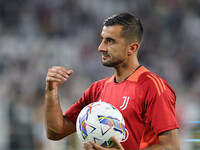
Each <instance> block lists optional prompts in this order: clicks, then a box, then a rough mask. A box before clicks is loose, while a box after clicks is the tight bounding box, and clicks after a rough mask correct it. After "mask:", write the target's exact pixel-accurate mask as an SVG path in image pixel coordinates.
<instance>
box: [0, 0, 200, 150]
mask: <svg viewBox="0 0 200 150" xmlns="http://www.w3.org/2000/svg"><path fill="white" fill-rule="evenodd" d="M199 8H200V1H199V0H163V1H160V0H154V1H146V0H140V1H132V0H101V1H99V0H76V1H75V0H56V1H55V0H43V1H40V0H1V1H0V83H1V84H0V118H1V119H0V127H1V129H2V130H1V134H0V150H19V149H20V150H27V149H29V150H31V149H35V150H45V149H48V150H51V149H55V148H54V146H55V147H56V149H57V150H62V149H70V150H73V149H74V150H76V149H78V148H77V144H76V142H74V141H76V136H75V135H72V136H71V137H70V138H68V139H64V140H62V141H59V142H52V141H49V140H47V138H46V136H45V131H44V123H43V103H44V89H45V76H46V73H47V70H48V68H50V67H52V66H55V65H62V66H65V67H67V68H70V69H73V70H74V72H75V73H74V74H73V76H71V78H70V79H69V81H68V83H67V84H64V85H62V87H61V88H60V100H61V103H62V107H63V110H66V109H67V107H69V106H70V105H71V104H72V103H74V102H75V101H76V100H78V99H79V97H80V96H82V93H83V92H84V91H85V89H87V88H88V87H89V85H90V84H91V83H92V82H94V81H96V80H99V79H101V78H104V77H106V76H110V75H112V73H113V70H112V69H110V68H105V67H103V66H102V64H101V59H100V55H99V54H98V52H97V47H98V44H99V43H100V40H101V39H100V31H101V29H102V22H103V19H104V18H107V17H108V16H110V15H112V14H115V13H119V12H130V13H132V14H135V15H136V16H138V17H139V18H140V20H141V21H142V23H143V26H144V31H145V34H144V40H143V44H142V46H141V48H140V52H139V57H140V60H141V62H142V64H143V65H145V66H146V67H147V68H148V69H150V70H151V71H153V72H155V73H157V74H158V75H160V76H161V77H163V78H165V79H166V80H167V81H168V82H169V83H170V85H172V87H173V88H174V89H175V91H176V93H177V114H178V119H179V124H180V127H181V128H180V140H181V147H182V148H181V149H182V150H188V149H190V150H197V149H199V148H200V142H194V141H192V140H191V139H200V132H199V131H200V125H199V122H198V121H199V120H200V111H199V106H200V99H199V97H200V59H199V57H200V47H199V41H200V9H199ZM72 141H73V142H72Z"/></svg>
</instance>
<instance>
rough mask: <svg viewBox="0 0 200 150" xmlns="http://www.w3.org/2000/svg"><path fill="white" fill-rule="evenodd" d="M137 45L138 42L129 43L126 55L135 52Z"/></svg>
mask: <svg viewBox="0 0 200 150" xmlns="http://www.w3.org/2000/svg"><path fill="white" fill-rule="evenodd" d="M139 46H140V45H139V44H138V43H131V44H130V46H129V49H128V55H131V54H133V53H136V52H137V51H138V49H139Z"/></svg>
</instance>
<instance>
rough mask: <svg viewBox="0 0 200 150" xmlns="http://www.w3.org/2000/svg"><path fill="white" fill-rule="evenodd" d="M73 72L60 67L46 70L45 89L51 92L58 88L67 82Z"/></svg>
mask: <svg viewBox="0 0 200 150" xmlns="http://www.w3.org/2000/svg"><path fill="white" fill-rule="evenodd" d="M72 73H73V70H67V69H66V68H64V67H61V66H54V67H52V68H50V69H49V70H48V73H47V76H46V89H47V90H53V89H56V88H58V86H59V85H60V84H62V83H63V82H65V81H67V79H68V78H69V76H70V75H71V74H72Z"/></svg>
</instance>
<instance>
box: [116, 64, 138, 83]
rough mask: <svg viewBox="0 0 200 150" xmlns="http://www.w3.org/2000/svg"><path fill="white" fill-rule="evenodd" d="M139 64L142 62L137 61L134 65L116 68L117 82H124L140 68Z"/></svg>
mask: <svg viewBox="0 0 200 150" xmlns="http://www.w3.org/2000/svg"><path fill="white" fill-rule="evenodd" d="M139 66H140V64H139V63H137V64H135V65H133V66H127V67H120V68H115V81H116V82H117V83H120V82H123V81H124V80H126V79H127V78H128V77H129V76H130V75H132V74H133V73H134V72H135V71H136V70H137V69H138V68H139Z"/></svg>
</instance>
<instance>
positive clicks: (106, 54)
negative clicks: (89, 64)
mask: <svg viewBox="0 0 200 150" xmlns="http://www.w3.org/2000/svg"><path fill="white" fill-rule="evenodd" d="M108 57H110V56H109V54H108V53H102V58H103V59H105V58H108Z"/></svg>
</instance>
